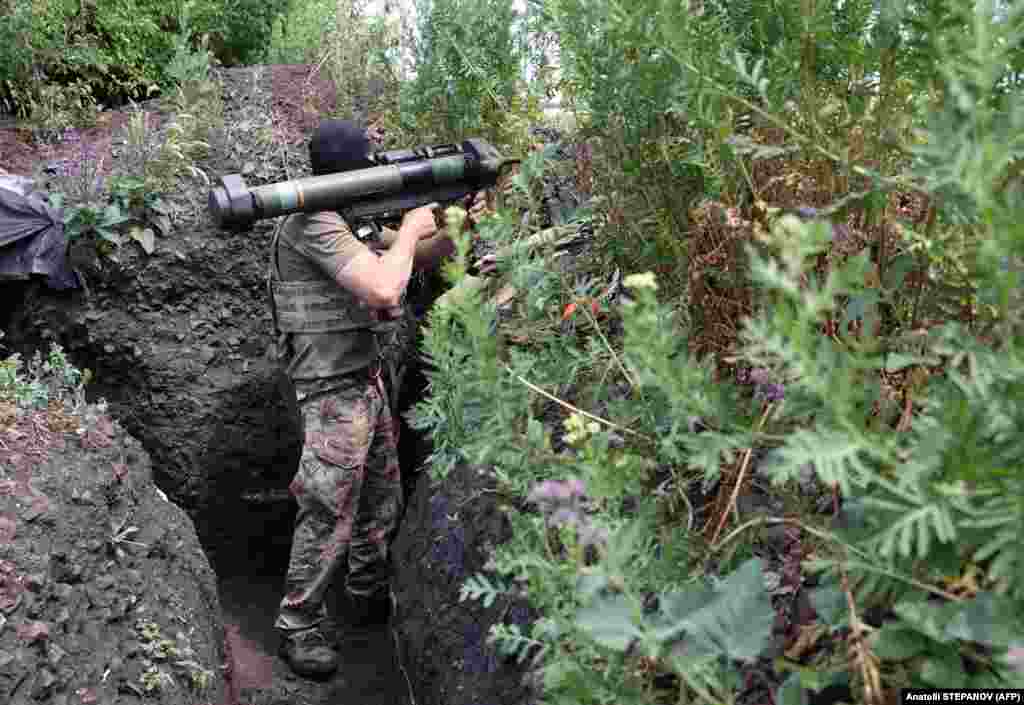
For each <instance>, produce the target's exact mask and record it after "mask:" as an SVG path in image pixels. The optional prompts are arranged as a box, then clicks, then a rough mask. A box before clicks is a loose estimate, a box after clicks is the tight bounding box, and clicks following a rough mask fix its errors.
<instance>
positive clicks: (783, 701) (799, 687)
mask: <svg viewBox="0 0 1024 705" xmlns="http://www.w3.org/2000/svg"><path fill="white" fill-rule="evenodd" d="M801 680H802V679H801V678H800V674H799V673H790V674H789V677H788V678H786V680H784V681H783V682H782V685H780V686H779V689H778V690H776V691H775V702H777V703H779V705H808V704H809V703H810V699H809V698H808V697H807V693H805V692H804V688H803V684H802V683H801Z"/></svg>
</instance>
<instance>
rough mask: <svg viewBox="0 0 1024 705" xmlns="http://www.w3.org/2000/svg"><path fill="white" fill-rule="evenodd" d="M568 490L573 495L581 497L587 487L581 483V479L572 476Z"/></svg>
mask: <svg viewBox="0 0 1024 705" xmlns="http://www.w3.org/2000/svg"><path fill="white" fill-rule="evenodd" d="M568 484H569V492H570V494H571V495H572V496H573V497H582V496H583V495H585V494H586V493H587V488H586V486H584V484H583V480H581V479H579V478H578V477H574V478H572V479H571V480H569V483H568Z"/></svg>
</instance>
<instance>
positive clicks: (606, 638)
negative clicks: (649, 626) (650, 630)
mask: <svg viewBox="0 0 1024 705" xmlns="http://www.w3.org/2000/svg"><path fill="white" fill-rule="evenodd" d="M635 616H636V610H634V608H633V606H632V605H630V604H629V601H628V600H627V598H626V597H625V596H624V595H613V596H611V597H607V598H603V599H599V600H597V601H595V603H594V604H593V605H591V606H589V607H584V608H583V609H581V610H579V611H578V612H577V613H576V624H577V626H578V627H579V628H580V630H581V631H583V633H584V634H586V635H587V636H589V637H590V638H591V639H593V640H594V641H596V642H597V643H598V644H600V645H601V646H604V647H606V648H609V649H613V650H615V651H625V650H626V649H627V648H629V645H630V644H631V643H632V642H633V640H634V639H639V638H640V637H641V636H642V634H641V632H640V629H639V628H638V627H637V625H636V622H635V621H634V620H635Z"/></svg>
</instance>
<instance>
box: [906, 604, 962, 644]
mask: <svg viewBox="0 0 1024 705" xmlns="http://www.w3.org/2000/svg"><path fill="white" fill-rule="evenodd" d="M959 610H960V605H959V604H957V603H955V602H950V603H944V604H941V605H933V604H930V603H928V602H924V601H915V602H900V603H899V604H897V605H896V606H895V607H893V611H894V612H895V613H896V614H897V616H899V617H900V619H902V620H904V621H905V622H906V623H907V625H908V626H910V627H912V628H913V629H915V630H917V631H918V632H920V633H922V634H924V635H925V636H927V637H928V638H930V639H932V640H934V641H937V642H939V643H943V644H944V643H946V642H949V641H951V640H952V639H953V638H954V637H951V636H949V635H948V634H946V625H947V624H948V623H949V622H950V620H951V618H952V617H953V616H954V615H955V614H956V613H957V612H958V611H959Z"/></svg>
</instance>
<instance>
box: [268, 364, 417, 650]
mask: <svg viewBox="0 0 1024 705" xmlns="http://www.w3.org/2000/svg"><path fill="white" fill-rule="evenodd" d="M322 387H323V383H322V382H312V383H304V382H301V381H300V382H296V383H295V385H294V389H295V391H296V397H297V398H298V399H299V400H300V401H299V402H298V411H299V416H300V419H301V423H302V426H303V436H304V439H303V448H302V459H301V461H300V464H299V470H298V472H297V473H296V474H295V478H294V479H293V480H292V483H291V485H290V487H289V489H290V491H291V493H292V495H293V496H294V497H295V499H296V501H297V502H298V505H299V511H298V515H297V517H296V520H295V533H294V537H293V540H292V550H291V559H290V561H289V565H288V573H287V576H286V578H285V596H284V599H283V600H282V601H281V606H280V610H279V612H278V617H277V621H276V623H275V626H276V627H277V628H279V629H285V630H290V629H302V628H306V627H309V626H312V625H314V624H317V623H318V622H320V621H321V620H323V619H324V618H325V617H326V616H327V608H326V604H325V601H324V598H325V595H326V592H327V589H328V587H330V584H331V581H332V579H333V578H334V577H335V575H336V574H337V573H338V572H339V569H341V568H342V565H341V564H342V562H347V566H346V567H347V572H348V575H347V588H348V591H349V592H350V593H351V594H353V595H360V596H376V595H378V594H379V593H381V592H386V591H387V590H388V587H389V583H390V579H391V560H390V556H389V546H390V545H391V541H392V539H393V538H394V534H395V532H396V531H397V528H398V526H397V525H398V518H399V516H400V515H401V508H402V507H401V504H402V501H403V498H402V482H401V472H400V469H399V465H398V447H397V423H396V420H395V419H394V418H393V417H392V413H391V408H390V405H389V403H388V393H387V390H386V388H385V386H384V384H383V382H382V380H381V376H380V374H377V375H371V374H369V373H364V374H355V375H352V376H351V379H350V380H346V381H345V382H344V383H342V386H338V385H337V384H334V385H332V386H331V388H330V390H329V391H320V390H321V389H322Z"/></svg>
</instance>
